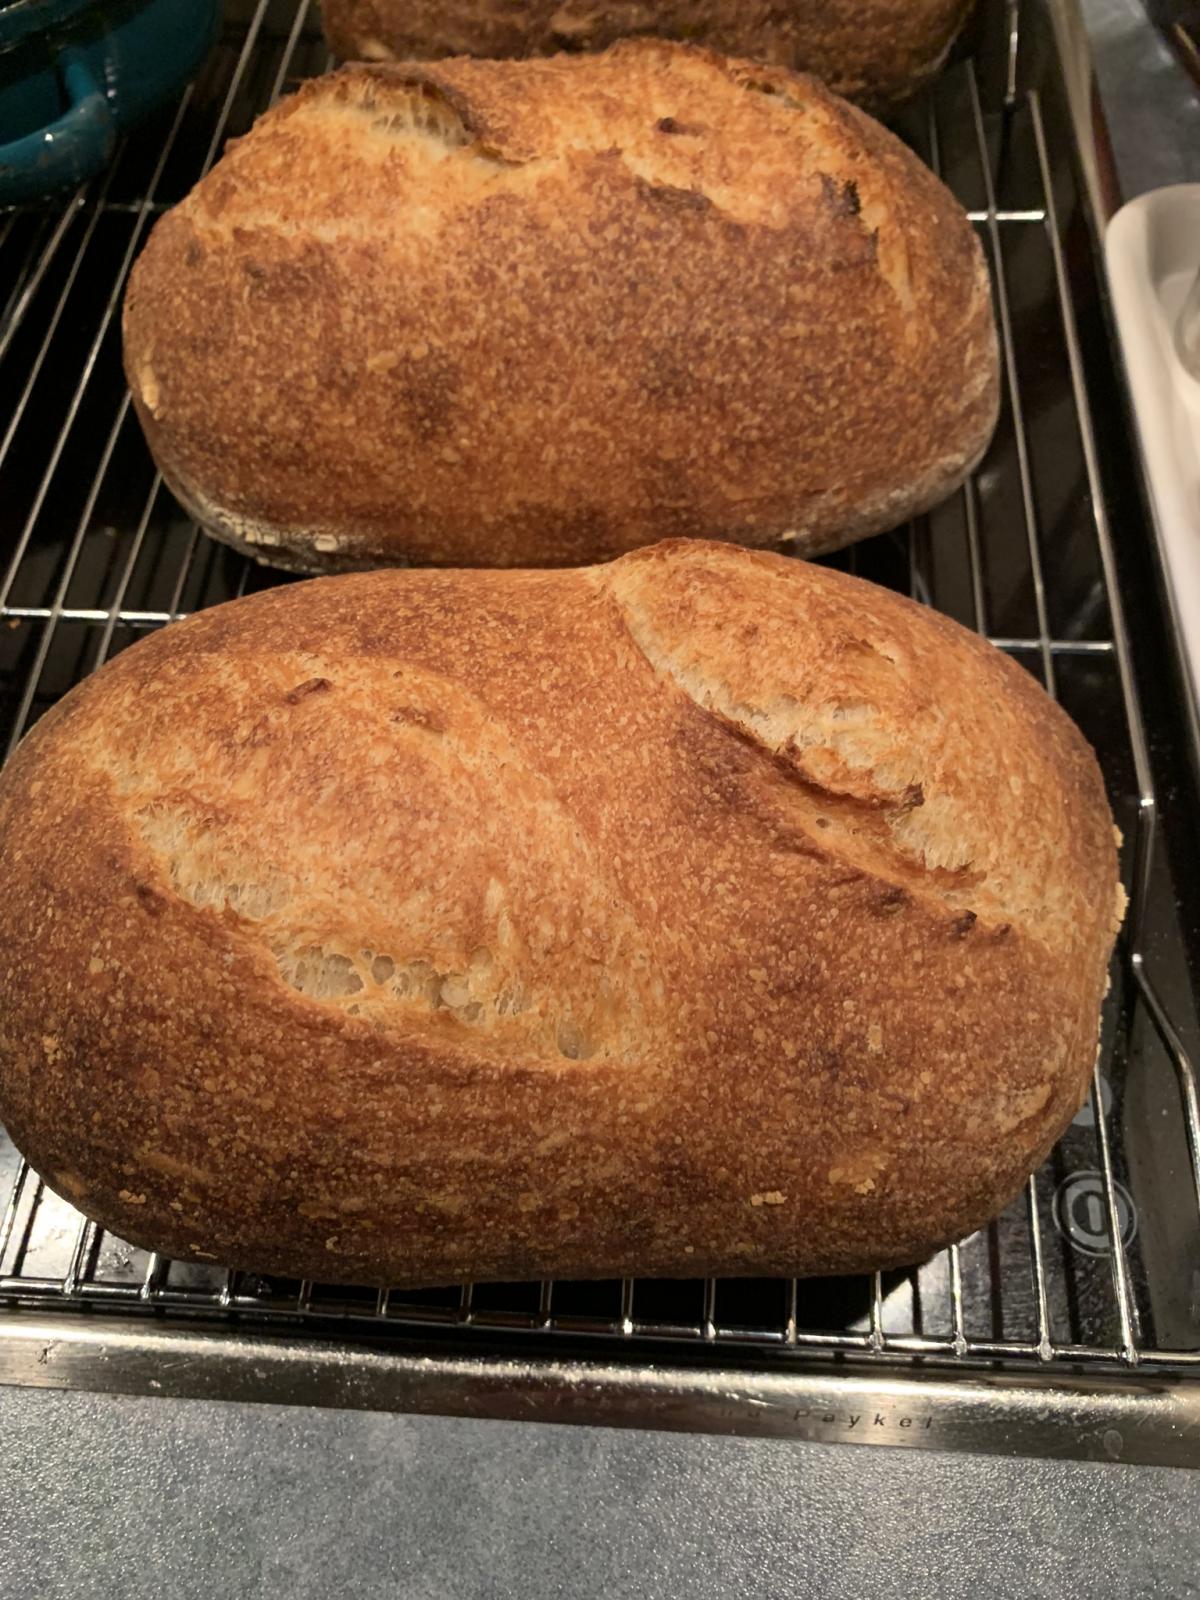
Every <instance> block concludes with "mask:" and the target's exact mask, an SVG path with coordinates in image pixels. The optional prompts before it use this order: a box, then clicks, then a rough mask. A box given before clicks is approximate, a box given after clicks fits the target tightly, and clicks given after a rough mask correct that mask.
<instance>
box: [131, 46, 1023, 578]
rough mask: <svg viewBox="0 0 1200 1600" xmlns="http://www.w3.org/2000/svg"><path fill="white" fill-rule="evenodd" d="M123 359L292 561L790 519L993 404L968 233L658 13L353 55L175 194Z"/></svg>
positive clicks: (940, 450) (560, 553) (918, 487)
mask: <svg viewBox="0 0 1200 1600" xmlns="http://www.w3.org/2000/svg"><path fill="white" fill-rule="evenodd" d="M124 327H125V346H126V370H127V372H128V376H129V381H130V385H131V388H132V390H133V394H134V399H135V403H136V405H137V409H138V413H139V416H140V418H141V420H142V423H143V426H144V428H145V430H146V433H147V437H148V439H149V441H150V444H151V447H152V449H153V451H154V453H155V456H156V458H157V460H158V462H159V464H160V466H161V467H162V468H163V471H164V473H165V475H166V477H167V480H168V482H169V483H170V484H171V486H172V487H173V489H174V490H175V491H176V493H177V494H178V495H179V497H180V498H181V499H182V500H183V502H184V504H185V505H187V506H188V507H189V509H191V510H192V511H193V512H194V513H195V515H196V516H197V517H198V518H199V519H200V520H201V521H202V522H203V524H204V526H206V527H207V528H208V529H209V530H210V531H211V532H213V533H214V534H216V535H217V536H218V537H220V538H223V539H226V540H228V541H229V542H231V543H233V544H235V545H237V546H238V547H239V548H242V549H248V550H250V551H251V552H252V553H254V554H255V555H257V556H259V557H260V558H261V559H263V560H266V561H273V562H277V563H278V564H280V565H283V566H287V567H289V568H292V569H299V570H308V571H326V570H328V571H334V570H351V569H355V568H362V567H367V566H372V565H381V564H396V563H401V562H414V563H433V564H446V565H465V566H513V565H533V566H542V565H560V564H578V563H586V562H590V561H596V560H605V559H609V558H611V557H613V556H617V555H620V554H621V553H623V552H624V551H627V550H629V549H632V548H636V547H638V546H640V545H645V544H647V543H651V542H653V541H655V540H656V539H659V538H662V537H663V536H665V535H685V536H703V537H719V538H728V539H731V540H734V541H736V542H739V543H743V544H748V545H758V546H772V545H776V546H777V545H779V544H781V543H784V542H788V543H790V544H791V545H792V546H793V547H794V548H796V549H797V550H799V551H800V552H801V553H809V554H811V553H815V552H817V551H819V550H822V549H829V548H833V547H836V546H837V545H839V544H843V543H846V542H848V541H849V540H852V539H855V538H860V537H864V536H866V535H868V534H870V533H874V532H877V531H880V530H881V529H883V528H886V527H890V526H894V525H896V524H897V523H899V522H901V521H903V520H904V519H905V518H906V517H908V516H911V515H913V514H916V513H917V512H919V511H921V510H923V509H927V508H928V507H929V506H930V505H932V504H934V503H935V502H937V501H938V500H940V499H942V498H943V497H944V496H945V495H946V494H948V493H949V492H951V491H952V490H953V489H954V488H955V487H956V486H957V485H958V484H959V483H960V482H961V481H962V479H963V477H964V475H965V474H966V472H967V471H968V470H970V469H971V468H972V467H973V466H974V465H975V464H976V462H977V461H978V459H979V457H980V456H981V454H982V452H983V451H984V449H985V448H986V445H987V443H988V440H989V439H990V437H991V432H992V429H993V426H994V422H995V417H996V409H997V405H998V366H997V353H996V342H995V331H994V326H993V322H992V313H991V300H990V288H989V283H988V276H987V271H986V268H985V266H984V263H983V258H982V254H981V252H980V248H979V246H978V243H977V241H976V239H975V237H974V234H973V232H972V229H971V227H970V225H969V223H968V222H967V220H966V218H965V216H964V214H963V213H962V211H961V209H960V208H959V207H958V206H957V204H956V203H955V201H954V200H953V199H952V197H951V196H950V195H949V194H948V193H947V191H946V190H945V189H944V188H943V187H942V186H941V185H940V184H939V183H938V182H937V180H936V179H934V178H933V176H932V175H931V174H930V173H929V172H928V171H927V170H926V169H925V168H924V167H923V166H922V165H921V163H920V162H919V161H918V160H917V159H916V157H914V156H913V155H912V154H911V153H910V152H909V151H907V150H906V149H904V148H903V147H902V146H901V145H900V144H899V142H898V141H896V140H895V139H893V138H892V136H891V135H890V134H888V133H886V132H885V131H884V130H883V129H882V128H880V127H878V126H877V125H876V124H874V123H872V122H870V120H869V119H867V118H866V117H864V116H862V115H861V114H860V113H859V112H857V111H855V110H854V109H852V108H851V107H849V106H846V105H845V104H844V103H843V102H841V101H839V100H837V99H836V98H835V97H833V96H831V95H830V94H829V93H828V92H827V91H826V90H825V89H823V88H822V87H821V86H820V85H819V84H817V83H816V82H815V80H811V79H805V78H801V77H798V76H796V75H794V74H792V73H788V72H785V71H782V70H781V69H777V68H759V67H752V66H750V65H748V64H746V63H740V62H728V61H725V60H724V59H723V58H720V57H717V56H714V55H711V54H708V53H707V52H704V51H700V50H694V49H687V48H684V47H675V46H670V45H664V44H660V43H655V42H640V43H633V44H627V45H624V46H618V47H616V48H615V49H613V50H612V51H610V52H608V53H606V54H604V55H601V56H596V57H578V58H576V57H558V58H554V59H551V60H545V61H531V62H525V63H512V62H492V61H469V60H454V61H448V62H442V63H439V64H436V65H430V66H411V65H410V66H403V67H379V68H374V69H372V68H364V67H358V68H351V69H347V70H345V71H344V72H342V73H340V74H338V75H336V76H334V77H331V78H322V79H320V80H317V81H315V82H314V83H312V84H309V85H307V86H305V87H304V88H303V89H302V90H301V91H300V93H299V94H297V95H296V96H294V97H292V99H290V100H289V101H286V102H284V103H283V104H282V105H281V106H279V107H277V108H276V109H275V110H273V111H271V112H269V113H268V114H267V115H266V116H265V117H264V118H262V119H261V120H260V122H259V123H258V124H257V125H256V126H255V128H254V130H253V131H252V133H251V134H250V135H248V136H247V137H246V138H245V139H243V140H241V141H239V142H237V143H235V144H234V145H233V147H232V148H231V149H230V151H229V152H228V153H227V154H226V156H225V157H224V158H223V160H222V161H221V162H220V163H219V164H218V166H217V167H216V168H215V169H214V171H213V172H212V173H211V174H210V175H209V176H208V177H207V178H206V179H204V180H203V181H202V182H201V184H200V185H199V186H198V187H197V189H196V190H195V191H194V192H193V193H192V195H191V196H190V197H189V198H188V199H187V200H185V201H184V203H183V204H182V205H180V206H179V207H177V208H176V209H175V211H173V212H172V213H170V214H169V215H168V216H167V217H165V218H163V219H162V220H161V222H160V223H159V224H158V225H157V226H156V228H155V230H154V232H153V234H152V237H151V239H150V241H149V244H148V246H147V248H146V250H145V252H144V253H143V255H142V257H141V259H140V260H139V262H138V263H137V265H136V267H135V270H134V273H133V275H132V278H131V282H130V288H129V292H128V296H127V301H126V307H125V318H124Z"/></svg>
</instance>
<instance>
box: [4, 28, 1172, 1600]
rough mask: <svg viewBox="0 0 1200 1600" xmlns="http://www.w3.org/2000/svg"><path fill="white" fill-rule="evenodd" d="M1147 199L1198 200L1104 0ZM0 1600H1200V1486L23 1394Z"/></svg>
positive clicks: (1160, 67)
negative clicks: (392, 1599)
mask: <svg viewBox="0 0 1200 1600" xmlns="http://www.w3.org/2000/svg"><path fill="white" fill-rule="evenodd" d="M1084 7H1085V10H1086V12H1087V17H1088V23H1089V28H1090V30H1091V32H1092V35H1093V41H1094V46H1095V52H1096V63H1097V72H1098V76H1099V79H1100V84H1101V90H1102V94H1103V98H1104V101H1105V106H1106V110H1107V112H1108V115H1109V121H1110V126H1111V131H1112V135H1113V145H1114V150H1115V154H1116V159H1117V165H1118V171H1119V174H1120V178H1121V182H1122V187H1123V189H1124V192H1125V194H1126V196H1127V197H1132V196H1133V195H1135V194H1137V193H1140V192H1142V191H1143V190H1145V189H1147V188H1152V187H1157V186H1158V185H1160V184H1164V183H1171V182H1180V181H1184V180H1186V179H1200V103H1198V102H1197V100H1196V99H1195V97H1194V96H1193V95H1192V93H1191V90H1190V86H1189V84H1188V81H1187V79H1186V78H1185V75H1184V74H1183V73H1182V71H1181V70H1180V69H1179V68H1178V67H1177V66H1176V65H1175V63H1174V62H1173V60H1172V58H1171V56H1170V54H1169V52H1168V51H1167V49H1166V47H1165V46H1164V45H1163V44H1162V43H1161V41H1160V40H1158V39H1157V37H1155V36H1153V35H1152V34H1151V33H1150V30H1149V29H1148V28H1147V27H1146V26H1145V22H1144V17H1143V14H1142V12H1141V10H1140V7H1139V6H1138V4H1137V3H1136V0H1084ZM0 1439H2V1440H3V1449H2V1450H0V1597H2V1600H35V1597H36V1600H54V1597H57V1596H70V1597H72V1600H74V1597H78V1596H84V1597H92V1596H95V1597H97V1600H107V1597H109V1596H111V1597H113V1600H116V1597H118V1596H119V1597H121V1600H141V1597H146V1600H150V1597H155V1600H158V1597H160V1596H165V1595H169V1596H171V1597H172V1600H190V1597H192V1596H208V1595H220V1596H222V1597H228V1600H238V1597H241V1596H264V1595H266V1596H271V1595H276V1594H278V1595H287V1596H289V1597H294V1600H307V1597H309V1596H312V1597H316V1596H320V1597H322V1600H335V1597H338V1596H341V1595H351V1594H353V1595H355V1596H361V1597H364V1600H369V1597H371V1596H375V1595H380V1596H382V1595H388V1596H401V1597H404V1600H444V1597H455V1600H457V1597H464V1600H469V1597H479V1600H485V1597H486V1600H503V1597H506V1596H517V1595H520V1596H523V1597H529V1600H542V1597H548V1596H556V1595H570V1596H579V1597H585V1596H590V1595H600V1594H604V1595H606V1596H613V1595H619V1594H623V1593H636V1594H638V1595H639V1596H643V1597H646V1600H653V1597H655V1596H675V1595H687V1596H689V1597H690V1600H705V1597H707V1596H714V1597H715V1596H718V1595H720V1596H722V1597H728V1600H740V1597H743V1596H744V1597H759V1596H761V1597H763V1600H767V1597H770V1600H784V1597H790V1596H806V1595H814V1596H815V1595H820V1596H822V1597H828V1600H838V1597H840V1596H847V1597H849V1596H854V1597H855V1600H858V1597H860V1596H865V1595H871V1596H883V1597H887V1596H892V1595H894V1596H897V1597H902V1600H913V1597H914V1596H920V1595H938V1596H939V1597H941V1600H956V1597H958V1596H968V1595H971V1596H979V1595H997V1596H1014V1597H1016V1596H1020V1597H1031V1600H1032V1597H1037V1596H1042V1595H1045V1596H1048V1597H1049V1596H1055V1597H1059V1596H1072V1595H1080V1596H1082V1595H1087V1596H1089V1597H1091V1600H1105V1597H1107V1596H1113V1597H1116V1596H1121V1597H1123V1600H1125V1597H1131V1596H1160V1595H1170V1596H1187V1595H1200V1474H1189V1473H1183V1472H1172V1471H1168V1470H1154V1469H1135V1468H1124V1467H1116V1466H1112V1467H1104V1466H1086V1465H1080V1464H1076V1463H1060V1462H1029V1461H1005V1460H995V1459H982V1458H980V1459H976V1458H970V1457H946V1456H939V1455H934V1454H914V1453H910V1452H906V1451H889V1450H868V1449H863V1448H849V1447H840V1448H839V1447H822V1446H816V1445H806V1444H799V1443H797V1444H778V1443H769V1442H751V1441H739V1440H718V1439H708V1438H703V1437H683V1436H676V1435H651V1434H638V1433H613V1432H607V1431H604V1430H583V1429H577V1428H550V1427H538V1426H535V1425H530V1424H517V1423H511V1424H510V1423H494V1422H466V1421H450V1420H440V1419H434V1418H408V1417H394V1416H378V1415H369V1414H363V1413H354V1412H318V1411H311V1410H306V1409H302V1408H281V1407H274V1406H244V1405H221V1404H215V1403H208V1402H199V1401H168V1400H139V1399H129V1398H124V1397H103V1396H96V1395H82V1394H56V1393H51V1392H43V1391H34V1390H18V1389H8V1390H3V1389H0Z"/></svg>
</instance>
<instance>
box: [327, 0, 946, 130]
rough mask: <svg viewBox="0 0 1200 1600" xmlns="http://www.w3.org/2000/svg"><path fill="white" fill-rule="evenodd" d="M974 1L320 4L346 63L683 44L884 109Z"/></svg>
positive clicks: (360, 0) (942, 51)
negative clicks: (818, 82)
mask: <svg viewBox="0 0 1200 1600" xmlns="http://www.w3.org/2000/svg"><path fill="white" fill-rule="evenodd" d="M970 10H971V0H782V3H779V0H770V3H767V0H531V3H529V4H526V5H513V4H512V0H324V3H323V5H322V13H323V15H324V18H325V31H326V34H327V36H328V38H329V43H330V47H331V49H332V50H333V51H334V53H335V54H336V55H339V56H341V57H342V58H343V59H344V60H347V61H350V60H373V61H386V60H389V59H390V60H403V59H404V58H406V57H413V58H417V57H423V58H426V59H428V58H430V57H436V56H456V55H464V56H529V55H549V54H552V53H553V52H554V51H557V50H599V49H603V48H604V47H605V46H606V45H610V44H612V43H613V42H614V41H615V40H617V39H621V38H625V37H628V36H629V35H632V34H652V35H657V36H659V37H661V38H667V39H686V40H690V41H692V42H693V43H695V44H705V45H709V46H711V47H712V48H713V49H716V50H725V51H728V52H729V53H730V54H733V55H739V56H750V57H752V58H753V59H754V60H755V61H770V62H775V63H778V64H779V65H780V66H786V67H793V68H799V69H800V70H801V71H804V72H815V73H816V74H817V75H818V76H819V77H821V78H824V79H825V81H826V82H827V83H828V84H829V85H830V87H831V88H833V89H836V90H837V91H838V93H839V94H844V95H847V96H849V98H850V99H852V100H861V101H864V102H867V103H870V104H872V105H887V104H890V103H893V102H895V101H898V100H903V99H906V98H907V97H908V96H909V95H911V94H913V93H915V92H916V90H917V89H919V88H920V87H921V86H922V85H923V84H924V83H925V82H927V81H928V79H930V78H931V77H932V76H933V75H934V74H935V73H936V72H937V71H938V70H939V69H940V68H941V66H942V64H943V62H944V61H945V59H946V56H947V55H948V54H949V51H950V46H951V45H952V44H953V43H954V40H955V38H956V37H957V35H958V32H959V30H960V28H961V27H962V25H963V22H964V21H965V20H966V17H967V14H968V13H969V12H970Z"/></svg>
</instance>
